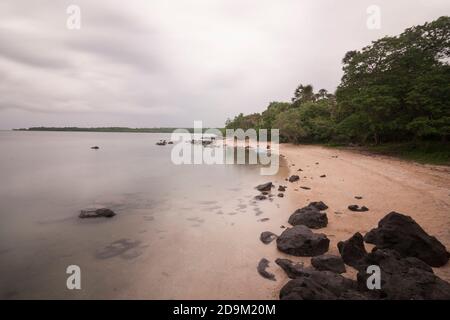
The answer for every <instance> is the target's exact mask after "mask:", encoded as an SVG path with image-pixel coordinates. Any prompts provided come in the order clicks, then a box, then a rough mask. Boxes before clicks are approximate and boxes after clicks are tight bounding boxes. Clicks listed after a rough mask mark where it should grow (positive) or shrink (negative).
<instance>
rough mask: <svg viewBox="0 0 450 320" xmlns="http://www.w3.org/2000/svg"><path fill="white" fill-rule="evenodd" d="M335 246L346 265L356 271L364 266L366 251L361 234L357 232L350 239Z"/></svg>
mask: <svg viewBox="0 0 450 320" xmlns="http://www.w3.org/2000/svg"><path fill="white" fill-rule="evenodd" d="M337 246H338V249H339V253H340V254H341V257H342V259H343V260H344V262H345V263H346V264H348V265H349V266H352V267H354V268H356V269H360V268H363V267H364V266H366V261H365V259H366V257H367V251H366V248H365V247H364V241H363V236H362V235H361V233H359V232H357V233H355V234H354V235H353V236H352V237H351V238H350V239H348V240H345V241H339V243H338V244H337Z"/></svg>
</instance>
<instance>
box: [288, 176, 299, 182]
mask: <svg viewBox="0 0 450 320" xmlns="http://www.w3.org/2000/svg"><path fill="white" fill-rule="evenodd" d="M298 180H300V177H299V176H298V175H295V174H294V175H292V176H290V177H289V182H295V181H298Z"/></svg>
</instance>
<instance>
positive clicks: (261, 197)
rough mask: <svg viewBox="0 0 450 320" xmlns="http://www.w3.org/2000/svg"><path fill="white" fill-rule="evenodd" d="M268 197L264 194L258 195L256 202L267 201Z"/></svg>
mask: <svg viewBox="0 0 450 320" xmlns="http://www.w3.org/2000/svg"><path fill="white" fill-rule="evenodd" d="M266 199H267V197H266V196H265V195H263V194H258V195H257V196H255V200H266Z"/></svg>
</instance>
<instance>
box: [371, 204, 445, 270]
mask: <svg viewBox="0 0 450 320" xmlns="http://www.w3.org/2000/svg"><path fill="white" fill-rule="evenodd" d="M364 240H365V241H366V242H368V243H372V244H375V245H376V246H377V248H380V249H385V248H387V249H394V250H396V251H398V252H399V253H400V254H401V255H402V256H404V257H416V258H418V259H421V260H422V261H424V262H426V263H427V264H429V265H430V266H432V267H440V266H443V265H445V264H446V263H447V262H448V259H449V253H448V252H447V249H446V248H445V246H444V245H443V244H442V243H441V242H439V240H437V239H436V238H435V237H433V236H430V235H429V234H427V233H426V232H425V231H424V230H423V229H422V227H421V226H420V225H419V224H417V222H416V221H414V219H412V218H411V217H409V216H406V215H403V214H401V213H397V212H391V213H389V214H387V215H386V216H385V217H384V218H383V219H381V220H380V221H379V222H378V227H377V228H375V229H372V230H371V231H369V232H368V233H367V234H366V235H365V237H364Z"/></svg>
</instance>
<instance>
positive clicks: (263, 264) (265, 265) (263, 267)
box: [256, 258, 276, 281]
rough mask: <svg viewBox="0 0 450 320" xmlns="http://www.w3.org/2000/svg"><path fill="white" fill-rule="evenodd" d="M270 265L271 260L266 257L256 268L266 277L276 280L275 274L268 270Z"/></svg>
mask: <svg viewBox="0 0 450 320" xmlns="http://www.w3.org/2000/svg"><path fill="white" fill-rule="evenodd" d="M268 267H269V260H267V259H266V258H262V259H261V260H260V261H259V263H258V266H257V267H256V270H258V273H259V274H260V275H261V276H262V277H263V278H266V279H269V280H272V281H276V279H275V275H274V274H273V273H270V272H268V271H267V270H266V269H267V268H268Z"/></svg>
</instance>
